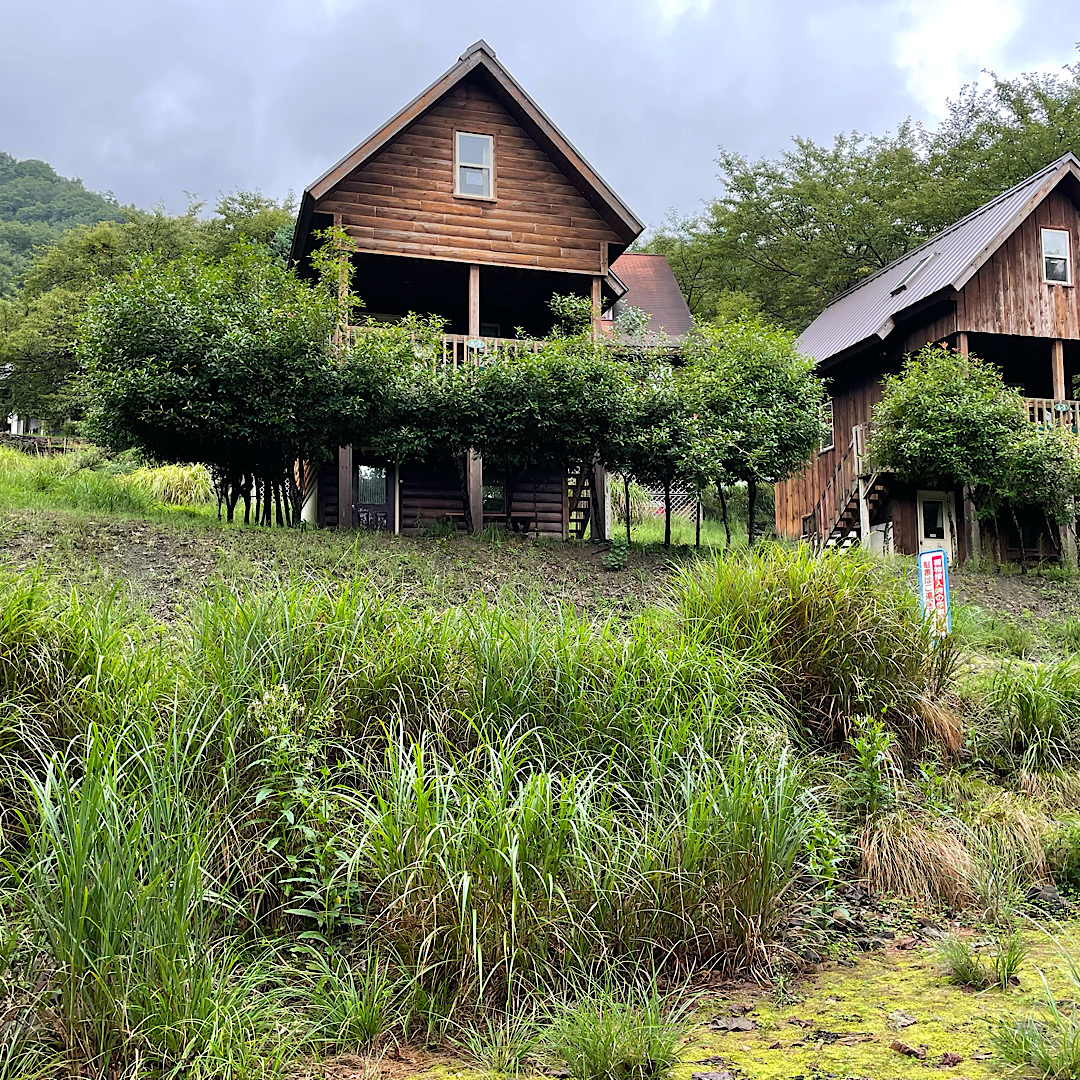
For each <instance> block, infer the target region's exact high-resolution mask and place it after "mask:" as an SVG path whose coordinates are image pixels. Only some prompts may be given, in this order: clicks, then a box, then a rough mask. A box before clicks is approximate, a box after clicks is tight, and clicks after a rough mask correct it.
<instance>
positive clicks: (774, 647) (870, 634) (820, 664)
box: [674, 545, 958, 748]
mask: <svg viewBox="0 0 1080 1080" xmlns="http://www.w3.org/2000/svg"><path fill="white" fill-rule="evenodd" d="M674 591H675V603H676V605H677V607H678V609H679V611H680V613H681V614H682V617H683V619H684V621H685V623H686V625H687V627H688V629H689V630H690V631H691V632H693V633H694V634H697V635H700V637H701V638H702V640H703V641H705V642H706V643H708V644H709V645H710V646H711V647H712V648H714V649H716V650H717V651H718V652H721V653H725V654H735V655H740V656H746V657H748V658H753V659H754V660H755V661H757V662H758V663H759V664H761V666H762V668H763V669H764V671H766V672H767V673H768V675H767V678H768V679H769V681H770V682H772V683H774V684H775V685H776V686H777V687H778V688H779V689H780V690H781V692H782V693H783V695H784V697H785V698H786V699H787V700H788V701H789V702H790V703H791V705H792V707H793V710H794V712H795V713H796V716H797V717H798V719H799V721H801V723H802V725H803V727H804V730H805V731H806V732H808V733H811V734H813V735H814V736H815V737H816V738H818V739H820V740H822V741H824V742H827V743H835V744H839V743H842V742H844V741H845V740H847V739H848V738H850V737H851V735H852V734H853V731H854V729H855V725H856V720H857V718H858V717H860V716H864V715H865V714H866V713H868V712H869V713H871V714H873V715H876V716H881V717H883V718H884V720H885V722H886V724H887V726H888V727H889V729H890V730H891V731H893V732H895V733H896V734H897V736H898V737H899V739H900V741H901V743H902V745H903V746H905V747H907V748H911V747H917V746H920V745H922V744H925V743H926V742H928V741H937V742H941V743H944V744H945V745H947V746H948V747H949V748H955V746H956V743H957V741H958V731H957V728H956V724H955V720H954V719H953V717H952V716H951V715H950V713H949V711H948V710H947V709H944V708H942V706H941V704H940V702H941V701H942V700H943V699H946V697H947V692H948V687H949V684H950V676H951V673H952V670H953V665H954V655H953V651H952V644H951V642H949V641H948V640H946V641H944V642H940V643H939V642H938V641H937V640H936V639H935V638H934V636H933V634H932V633H931V630H930V628H929V626H928V624H927V623H926V622H925V621H924V620H923V619H922V617H921V615H920V613H919V608H918V603H917V601H916V599H915V597H914V594H913V593H912V591H911V590H910V589H909V588H908V587H907V586H906V585H905V584H904V583H903V582H902V581H901V580H900V579H899V578H897V577H896V576H894V575H893V574H891V573H890V572H889V571H888V570H887V569H885V568H883V567H882V566H881V564H880V563H879V562H876V561H874V560H872V559H871V558H869V557H868V556H863V555H860V554H859V553H856V552H848V551H840V550H838V549H836V550H833V549H830V550H827V551H825V552H824V553H823V554H821V555H819V556H816V555H814V554H813V553H811V552H810V550H809V548H807V547H806V546H805V545H804V546H801V547H800V548H798V549H797V550H796V551H794V552H792V551H790V550H788V549H786V548H783V547H780V546H777V545H764V546H762V547H759V548H757V549H755V550H754V551H753V552H751V553H749V554H746V555H733V556H730V557H727V558H723V559H717V560H715V561H713V562H707V563H701V564H700V565H695V566H693V567H690V568H687V569H684V570H682V571H681V572H680V573H679V574H678V575H677V576H676V581H675V586H674Z"/></svg>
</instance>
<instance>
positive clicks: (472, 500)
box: [465, 263, 484, 533]
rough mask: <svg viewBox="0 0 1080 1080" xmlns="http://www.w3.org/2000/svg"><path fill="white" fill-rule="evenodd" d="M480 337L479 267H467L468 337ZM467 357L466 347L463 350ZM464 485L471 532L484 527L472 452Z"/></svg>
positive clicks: (478, 467) (479, 475) (479, 463)
mask: <svg viewBox="0 0 1080 1080" xmlns="http://www.w3.org/2000/svg"><path fill="white" fill-rule="evenodd" d="M479 336H480V267H479V265H477V264H476V263H473V264H472V265H470V266H469V337H470V338H475V337H479ZM465 353H466V357H467V356H468V347H466V350H465ZM465 468H466V471H467V478H466V484H467V486H468V489H469V511H470V513H471V514H472V523H473V532H474V533H478V532H479V531H480V530H481V529H482V528H483V527H484V462H483V460H482V459H481V458H480V455H479V454H474V453H472V451H469V453H468V454H467V455H466V457H465Z"/></svg>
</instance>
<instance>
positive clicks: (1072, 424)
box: [1024, 398, 1080, 434]
mask: <svg viewBox="0 0 1080 1080" xmlns="http://www.w3.org/2000/svg"><path fill="white" fill-rule="evenodd" d="M1024 408H1025V409H1027V417H1028V420H1030V421H1031V423H1033V424H1036V425H1038V426H1039V427H1041V428H1055V427H1060V428H1065V429H1066V430H1068V431H1071V432H1073V434H1080V424H1078V421H1080V401H1064V400H1055V399H1054V398H1026V399H1025V400H1024Z"/></svg>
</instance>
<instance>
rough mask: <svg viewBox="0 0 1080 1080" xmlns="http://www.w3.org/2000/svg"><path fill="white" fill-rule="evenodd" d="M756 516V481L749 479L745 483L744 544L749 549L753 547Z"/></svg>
mask: <svg viewBox="0 0 1080 1080" xmlns="http://www.w3.org/2000/svg"><path fill="white" fill-rule="evenodd" d="M756 516H757V480H754V479H750V480H747V482H746V543H747V545H748V546H749V547H753V546H754V526H755V525H756V524H757V523H756V522H755V520H754V519H755V517H756Z"/></svg>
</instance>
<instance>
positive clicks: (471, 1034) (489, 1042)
mask: <svg viewBox="0 0 1080 1080" xmlns="http://www.w3.org/2000/svg"><path fill="white" fill-rule="evenodd" d="M540 1038H541V1036H540V1032H539V1030H538V1028H537V1025H536V1018H535V1017H534V1016H531V1015H529V1014H528V1013H514V1012H510V1011H509V1010H508V1011H507V1012H506V1013H505V1015H503V1016H501V1017H499V1018H498V1019H492V1017H490V1016H484V1017H483V1018H482V1020H481V1021H480V1022H479V1023H477V1024H476V1025H475V1026H471V1027H469V1028H467V1029H466V1030H465V1032H464V1033H463V1036H462V1038H461V1040H460V1044H461V1046H462V1047H463V1048H464V1050H465V1051H466V1052H467V1053H468V1055H469V1057H471V1058H472V1060H473V1061H474V1062H476V1064H477V1065H478V1066H479V1067H480V1068H481V1069H483V1070H484V1071H485V1072H487V1073H489V1074H490V1075H492V1076H495V1077H504V1076H505V1077H514V1076H521V1075H522V1074H524V1073H527V1072H528V1071H529V1065H530V1062H531V1060H532V1057H533V1055H534V1053H535V1051H536V1049H537V1047H538V1046H539V1044H540Z"/></svg>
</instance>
